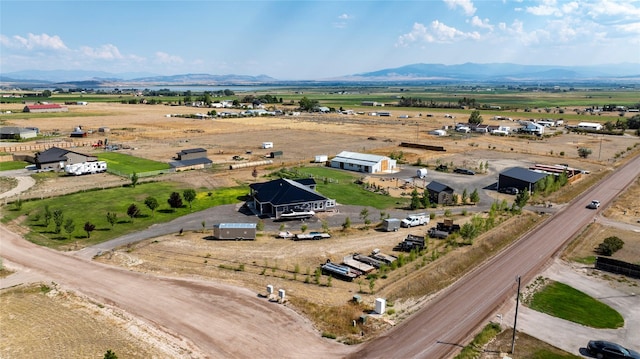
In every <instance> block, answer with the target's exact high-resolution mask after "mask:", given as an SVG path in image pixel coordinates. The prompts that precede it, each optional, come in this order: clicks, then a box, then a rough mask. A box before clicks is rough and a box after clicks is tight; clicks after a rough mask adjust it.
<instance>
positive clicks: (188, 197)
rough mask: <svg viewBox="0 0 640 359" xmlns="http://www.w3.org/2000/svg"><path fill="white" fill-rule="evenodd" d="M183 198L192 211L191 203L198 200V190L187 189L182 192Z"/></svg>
mask: <svg viewBox="0 0 640 359" xmlns="http://www.w3.org/2000/svg"><path fill="white" fill-rule="evenodd" d="M182 197H183V198H184V200H185V201H187V202H189V209H191V202H193V201H194V200H195V199H196V190H194V189H192V188H189V189H185V190H184V192H182Z"/></svg>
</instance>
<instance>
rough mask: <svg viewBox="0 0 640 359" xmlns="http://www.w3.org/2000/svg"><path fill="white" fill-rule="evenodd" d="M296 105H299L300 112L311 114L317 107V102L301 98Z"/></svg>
mask: <svg viewBox="0 0 640 359" xmlns="http://www.w3.org/2000/svg"><path fill="white" fill-rule="evenodd" d="M298 104H299V105H300V110H302V111H309V112H311V111H313V109H314V108H316V107H318V101H316V100H310V99H308V98H307V97H306V96H305V97H303V98H301V99H300V101H299V102H298Z"/></svg>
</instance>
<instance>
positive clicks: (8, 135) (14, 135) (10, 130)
mask: <svg viewBox="0 0 640 359" xmlns="http://www.w3.org/2000/svg"><path fill="white" fill-rule="evenodd" d="M37 136H38V129H37V128H35V127H27V128H23V127H13V126H4V127H0V139H2V140H24V139H27V138H35V137H37Z"/></svg>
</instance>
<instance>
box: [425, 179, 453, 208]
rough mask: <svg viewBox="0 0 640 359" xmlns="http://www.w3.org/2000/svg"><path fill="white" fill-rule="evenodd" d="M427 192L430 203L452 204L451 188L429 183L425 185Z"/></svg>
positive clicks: (433, 182) (432, 182)
mask: <svg viewBox="0 0 640 359" xmlns="http://www.w3.org/2000/svg"><path fill="white" fill-rule="evenodd" d="M427 192H428V193H429V201H431V203H437V204H451V203H453V188H451V187H449V186H447V185H446V184H443V183H440V182H436V181H431V182H429V184H428V185H427Z"/></svg>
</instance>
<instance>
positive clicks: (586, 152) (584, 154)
mask: <svg viewBox="0 0 640 359" xmlns="http://www.w3.org/2000/svg"><path fill="white" fill-rule="evenodd" d="M590 154H591V149H590V148H586V147H580V148H578V156H580V158H587V157H589V155H590Z"/></svg>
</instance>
